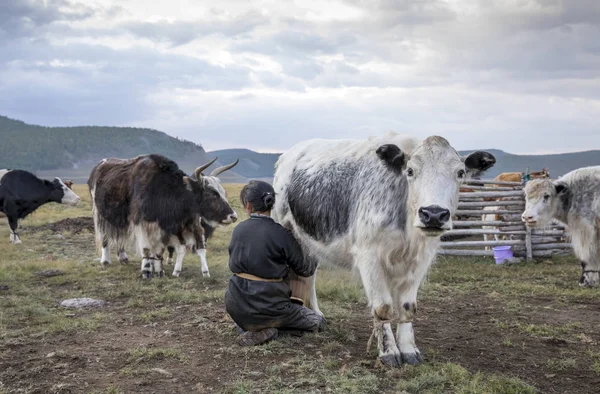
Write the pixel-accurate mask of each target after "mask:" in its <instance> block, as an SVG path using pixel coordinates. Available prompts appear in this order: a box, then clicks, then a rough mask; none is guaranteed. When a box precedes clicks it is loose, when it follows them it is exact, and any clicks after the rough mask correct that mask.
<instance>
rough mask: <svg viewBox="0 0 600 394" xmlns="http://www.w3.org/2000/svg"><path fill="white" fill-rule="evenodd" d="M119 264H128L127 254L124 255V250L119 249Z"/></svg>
mask: <svg viewBox="0 0 600 394" xmlns="http://www.w3.org/2000/svg"><path fill="white" fill-rule="evenodd" d="M119 262H120V263H121V264H129V257H128V256H127V253H125V249H124V248H121V250H119Z"/></svg>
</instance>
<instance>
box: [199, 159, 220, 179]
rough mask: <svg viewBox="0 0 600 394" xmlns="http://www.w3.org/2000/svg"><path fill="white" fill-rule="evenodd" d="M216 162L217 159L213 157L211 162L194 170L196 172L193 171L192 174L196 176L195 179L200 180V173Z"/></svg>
mask: <svg viewBox="0 0 600 394" xmlns="http://www.w3.org/2000/svg"><path fill="white" fill-rule="evenodd" d="M215 161H217V158H216V157H215V158H214V159H212V160H211V161H209V162H208V163H206V164H204V165H202V166H200V167H198V168H196V171H194V174H196V179H200V178H201V177H202V171H204V170H206V169H207V168H208V167H210V166H212V164H213V163H214V162H215Z"/></svg>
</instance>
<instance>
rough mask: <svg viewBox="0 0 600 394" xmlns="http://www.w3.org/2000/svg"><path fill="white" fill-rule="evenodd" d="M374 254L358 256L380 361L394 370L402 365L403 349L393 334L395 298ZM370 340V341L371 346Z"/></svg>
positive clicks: (369, 251) (364, 253)
mask: <svg viewBox="0 0 600 394" xmlns="http://www.w3.org/2000/svg"><path fill="white" fill-rule="evenodd" d="M376 256H377V253H376V251H373V250H368V251H363V253H359V254H358V255H356V256H355V261H356V262H357V264H358V269H359V271H360V276H361V279H362V283H363V287H364V289H365V293H366V295H367V298H368V300H369V304H370V305H371V313H372V314H373V334H372V335H371V338H373V337H375V338H377V348H378V350H379V360H380V361H381V362H382V363H383V364H385V365H389V366H392V367H399V366H400V365H402V356H401V355H400V349H398V346H397V345H396V340H395V338H394V333H393V331H392V319H393V309H392V304H393V300H392V295H391V292H390V287H389V284H388V281H387V278H386V274H385V272H384V269H383V266H382V263H381V261H379V260H377V257H376ZM370 342H371V339H369V344H370Z"/></svg>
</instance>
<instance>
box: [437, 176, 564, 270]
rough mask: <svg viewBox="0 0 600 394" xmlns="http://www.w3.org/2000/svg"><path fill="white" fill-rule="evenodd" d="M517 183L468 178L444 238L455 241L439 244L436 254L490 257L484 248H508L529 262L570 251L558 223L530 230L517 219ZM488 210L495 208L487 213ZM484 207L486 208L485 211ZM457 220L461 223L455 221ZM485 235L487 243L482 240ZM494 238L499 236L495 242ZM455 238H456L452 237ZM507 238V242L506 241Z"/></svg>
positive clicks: (521, 200)
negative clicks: (451, 226)
mask: <svg viewBox="0 0 600 394" xmlns="http://www.w3.org/2000/svg"><path fill="white" fill-rule="evenodd" d="M523 186H524V185H523V184H522V183H521V182H503V181H494V180H489V179H471V180H468V181H465V182H464V183H463V184H462V185H461V189H462V190H468V191H462V192H460V193H459V202H458V208H457V211H456V212H455V220H453V222H452V223H453V229H452V230H451V231H448V232H446V233H445V236H448V237H450V238H447V239H456V240H451V241H444V242H441V244H440V250H439V254H440V255H448V256H493V255H494V252H493V251H492V250H484V249H485V248H486V247H487V248H490V247H495V246H511V249H512V252H513V255H514V256H516V257H525V258H527V259H528V260H531V259H533V258H536V257H552V256H555V255H561V254H568V253H571V252H572V247H571V244H570V243H569V238H568V232H567V229H566V228H565V226H563V225H562V224H560V223H553V224H551V225H549V226H547V227H546V228H543V229H530V228H527V227H526V226H525V224H524V223H523V222H522V221H521V220H520V219H521V214H522V213H523V211H524V209H525V194H524V192H523ZM488 207H494V208H496V209H494V210H489V208H488ZM485 208H487V209H485ZM496 214H497V215H499V216H497V218H499V220H493V221H483V220H481V219H482V218H483V216H484V215H496ZM456 217H460V218H461V220H456ZM484 236H488V237H487V238H488V239H489V240H488V241H484V240H483V239H484V238H483V237H484ZM497 236H500V237H499V238H498V239H499V240H496V239H495V238H497ZM453 237H456V238H453ZM509 238H511V239H509Z"/></svg>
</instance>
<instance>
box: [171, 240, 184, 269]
mask: <svg viewBox="0 0 600 394" xmlns="http://www.w3.org/2000/svg"><path fill="white" fill-rule="evenodd" d="M169 248H173V247H172V246H169ZM173 249H174V250H175V248H173ZM176 252H177V260H176V261H175V268H174V269H173V274H172V275H173V276H179V275H180V274H181V268H182V265H183V258H184V257H185V245H183V244H179V245H177V249H176ZM169 260H170V261H173V253H172V252H171V250H169Z"/></svg>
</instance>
